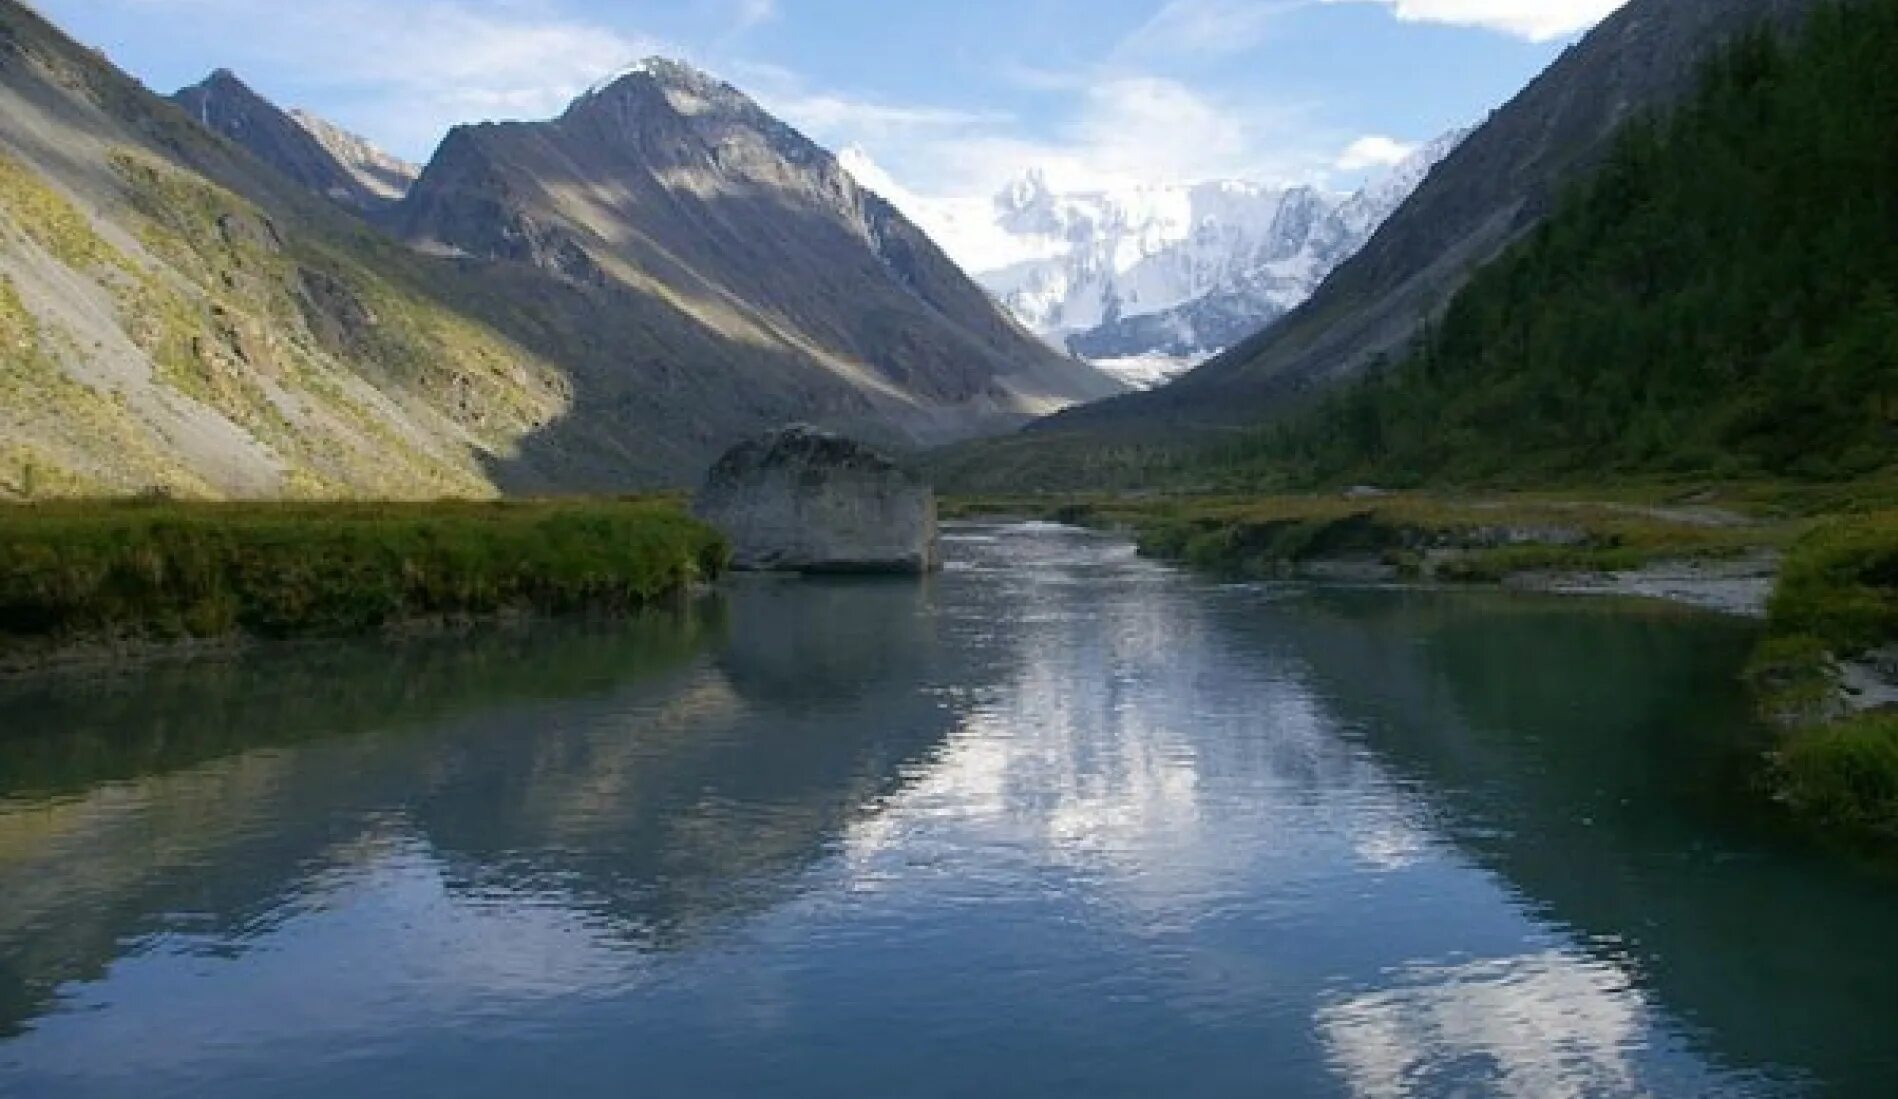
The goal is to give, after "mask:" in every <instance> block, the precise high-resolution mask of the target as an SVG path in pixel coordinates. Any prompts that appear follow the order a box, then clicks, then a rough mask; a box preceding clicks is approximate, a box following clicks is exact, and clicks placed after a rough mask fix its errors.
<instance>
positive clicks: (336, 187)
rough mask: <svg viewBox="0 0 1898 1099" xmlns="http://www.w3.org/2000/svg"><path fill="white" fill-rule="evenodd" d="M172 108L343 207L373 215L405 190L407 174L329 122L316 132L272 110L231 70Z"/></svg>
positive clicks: (186, 92)
mask: <svg viewBox="0 0 1898 1099" xmlns="http://www.w3.org/2000/svg"><path fill="white" fill-rule="evenodd" d="M171 99H172V102H174V103H176V104H178V106H179V107H181V108H183V109H184V111H185V113H186V114H188V115H190V116H191V117H192V118H194V119H196V120H197V122H198V123H199V124H200V125H202V126H203V127H204V128H206V129H208V130H210V131H212V132H213V133H217V134H222V135H223V136H225V137H227V138H230V139H231V140H232V141H235V142H236V143H237V144H239V145H241V146H243V147H244V148H245V149H247V150H249V151H250V154H251V155H252V156H255V157H256V158H257V159H258V160H261V161H263V162H264V163H265V164H268V165H269V166H271V167H272V168H275V169H276V170H277V171H279V172H282V173H283V174H284V175H285V176H288V177H289V178H290V179H292V180H294V181H295V182H297V183H299V184H301V185H302V186H304V187H306V188H308V189H310V190H311V191H314V192H315V193H317V194H319V195H322V196H323V197H325V198H328V199H330V200H332V201H334V202H336V203H338V204H340V205H342V206H344V207H347V208H349V209H352V210H357V211H361V212H365V213H367V212H372V211H375V210H380V209H382V208H383V207H386V206H388V205H389V204H390V203H391V202H393V201H395V200H396V199H398V198H400V197H401V196H402V192H403V191H404V190H406V189H407V183H406V182H404V181H403V178H402V177H403V175H404V173H405V172H407V173H408V174H409V175H411V176H412V175H413V168H412V167H410V166H407V165H404V164H402V162H401V161H398V160H396V159H395V158H394V157H391V156H389V155H388V154H386V153H383V152H381V151H380V150H377V149H375V148H374V147H373V146H371V145H369V144H368V143H367V142H365V141H363V140H362V139H361V138H355V137H352V136H350V135H349V134H346V133H345V132H343V131H342V130H340V129H337V128H336V127H334V126H330V125H329V124H328V123H320V124H319V125H320V129H318V128H313V127H312V126H311V125H309V124H307V123H305V122H302V121H300V120H298V119H297V118H296V117H294V116H292V115H290V114H288V113H285V112H284V111H282V110H280V109H278V107H277V106H276V104H274V103H271V102H270V101H269V100H267V99H265V98H263V97H262V96H260V95H258V94H257V93H256V92H254V91H252V90H251V89H250V87H249V86H248V85H246V84H245V83H244V82H243V81H242V80H239V79H238V78H237V75H236V74H235V73H232V72H231V71H230V70H229V69H219V70H218V71H217V72H214V73H212V74H211V75H210V76H209V77H206V78H205V79H204V81H203V82H201V83H198V84H194V85H192V86H191V87H189V88H184V89H181V90H180V91H178V92H177V93H176V94H174V95H173V96H172V97H171Z"/></svg>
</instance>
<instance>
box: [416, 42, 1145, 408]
mask: <svg viewBox="0 0 1898 1099" xmlns="http://www.w3.org/2000/svg"><path fill="white" fill-rule="evenodd" d="M389 224H391V225H393V226H394V227H395V228H396V230H397V231H398V232H399V233H400V234H401V235H402V236H403V237H404V238H405V239H407V240H408V241H410V242H411V243H412V244H414V245H415V246H416V247H418V248H422V249H425V250H428V251H431V252H435V253H438V254H443V255H451V256H460V257H472V258H476V259H480V260H484V261H492V262H501V263H509V264H517V265H521V266H524V267H531V268H535V269H538V270H540V271H543V272H545V273H547V274H549V275H552V276H554V277H556V278H558V279H561V280H563V281H565V282H567V283H569V284H572V285H574V286H577V287H585V288H594V289H599V290H603V291H607V292H616V293H638V294H651V295H654V296H657V297H660V298H662V299H663V300H665V301H667V302H668V303H669V304H671V305H672V306H674V307H675V308H676V309H677V310H678V311H679V312H680V313H681V314H682V315H684V316H685V317H687V318H689V319H690V320H691V321H692V322H694V323H696V324H698V325H700V326H702V327H703V328H704V329H705V330H707V331H710V332H714V333H717V334H718V335H720V336H721V337H723V338H725V339H728V340H731V341H734V342H735V343H738V344H740V345H742V346H746V347H753V348H757V349H760V350H762V351H767V352H770V353H772V354H774V355H780V356H783V357H785V358H787V359H789V360H792V361H793V363H794V365H795V369H797V370H801V371H803V372H805V373H807V374H809V375H811V377H810V378H809V379H808V380H800V379H797V378H795V377H793V376H791V375H792V371H791V370H788V369H787V368H785V367H778V368H776V369H773V370H770V371H768V372H760V374H759V376H757V377H749V378H746V379H745V380H744V385H743V387H742V388H741V389H739V390H737V391H734V392H733V393H732V394H731V395H730V398H729V399H733V400H737V401H740V402H743V401H748V400H756V399H757V396H756V394H757V392H758V391H760V390H768V389H769V388H770V387H772V386H773V385H776V384H788V385H790V386H792V387H794V388H796V389H798V390H799V391H804V392H806V394H807V396H808V398H809V401H808V403H809V404H810V405H811V407H810V409H809V412H810V413H811V415H812V416H814V417H819V416H821V417H822V418H824V419H825V420H826V421H827V422H829V423H830V424H832V425H834V426H838V427H842V428H844V429H846V430H850V431H855V432H857V433H860V434H866V435H870V436H872V437H885V438H896V439H898V440H899V441H904V442H931V441H941V440H944V439H953V438H958V437H966V436H969V435H972V434H977V433H980V432H982V431H990V430H997V429H1002V428H1006V427H1009V426H1013V425H1016V424H1019V423H1021V422H1022V421H1024V420H1025V419H1027V418H1028V417H1029V416H1030V415H1032V414H1035V413H1045V412H1049V411H1053V410H1056V409H1059V408H1062V407H1065V406H1068V405H1071V404H1074V403H1076V402H1078V401H1086V400H1092V399H1097V398H1100V397H1104V396H1108V395H1111V394H1113V393H1115V392H1117V391H1119V388H1120V387H1119V386H1118V385H1117V384H1116V383H1114V382H1113V381H1112V380H1111V379H1108V378H1107V377H1106V376H1105V375H1103V374H1101V373H1100V372H1098V371H1096V370H1094V369H1093V368H1091V367H1089V366H1087V365H1086V364H1083V363H1080V362H1076V361H1073V360H1071V359H1068V358H1066V357H1064V356H1061V355H1058V354H1055V353H1053V352H1052V351H1050V350H1049V349H1048V348H1046V347H1044V346H1042V345H1041V344H1039V343H1038V342H1037V341H1035V340H1034V339H1033V338H1032V337H1031V336H1030V335H1029V334H1028V333H1027V332H1025V331H1023V330H1022V329H1021V328H1020V327H1019V326H1018V325H1016V324H1015V323H1014V322H1013V321H1012V320H1010V319H1009V318H1008V317H1007V316H1006V315H1005V314H1003V313H1002V312H1001V311H1000V310H999V309H998V308H996V306H995V305H994V303H993V302H991V301H990V300H989V299H988V298H987V297H986V296H985V295H984V294H983V293H982V291H981V289H980V288H979V287H977V286H976V285H975V284H974V283H973V282H971V281H969V279H968V278H967V277H966V276H964V275H963V274H962V272H961V271H960V270H959V269H957V267H956V266H955V264H954V263H952V262H951V261H950V260H949V258H948V257H947V256H945V255H944V254H943V253H942V252H941V251H940V250H939V249H938V248H937V247H936V246H935V245H934V244H932V243H931V242H930V241H929V239H928V237H926V236H925V235H924V234H923V233H922V231H921V230H919V229H918V228H917V227H916V226H915V225H913V224H911V223H910V222H909V221H908V220H907V219H906V218H904V217H903V215H901V214H900V213H898V212H897V210H896V209H895V208H894V207H893V206H891V205H890V204H889V203H887V202H885V201H884V200H883V199H881V198H879V197H877V196H876V195H875V194H873V193H871V192H869V191H866V190H864V189H863V188H861V187H859V186H858V185H857V183H856V182H855V180H854V179H853V178H852V177H851V176H850V174H849V173H848V172H847V171H845V170H844V168H843V167H842V166H841V165H840V164H839V163H838V161H837V159H836V158H834V157H832V156H831V155H830V154H829V153H828V152H826V151H824V150H823V149H821V148H819V147H818V146H816V145H815V144H813V143H811V142H810V141H809V140H807V139H805V138H804V137H803V136H802V135H800V134H799V133H797V132H796V131H795V130H793V129H791V128H790V127H788V126H786V125H784V124H783V123H782V122H780V121H778V120H777V119H775V118H773V117H771V116H770V115H768V114H766V113H765V112H764V110H763V109H761V108H760V107H758V105H757V104H756V103H754V102H752V101H751V100H750V99H749V98H747V97H745V96H744V95H743V94H742V93H740V92H739V91H738V90H737V89H735V88H733V87H732V86H730V85H729V84H725V83H722V82H720V81H718V80H715V79H713V78H712V77H710V76H707V75H706V74H704V73H701V72H698V71H697V70H695V69H692V68H690V67H688V66H685V65H683V64H680V63H677V62H673V61H666V60H660V59H655V60H651V61H647V62H645V63H643V64H641V65H639V66H637V67H635V68H633V69H632V70H630V71H628V72H626V73H625V74H623V75H621V76H620V77H618V78H617V79H615V80H612V81H610V82H608V83H605V84H603V85H601V86H600V87H598V88H595V89H594V90H593V91H591V92H589V93H587V94H586V95H584V96H582V97H580V98H579V99H578V100H577V101H575V102H574V104H573V105H572V106H571V107H570V108H569V109H568V110H567V111H566V113H564V114H563V115H561V116H560V117H559V118H557V119H553V120H551V121H546V122H529V123H522V122H509V123H499V124H486V125H480V126H464V127H459V128H457V129H455V130H454V131H453V132H451V133H450V134H449V135H448V138H447V139H446V140H445V141H444V142H443V143H442V146H441V149H440V150H439V152H438V153H437V154H436V156H435V159H434V160H433V161H432V162H431V163H430V164H429V166H428V168H427V169H426V170H425V171H424V172H423V173H422V176H421V178H420V179H419V180H417V181H416V184H415V186H414V187H413V188H412V189H411V190H410V192H409V194H408V196H407V197H406V198H404V199H403V201H402V202H401V203H400V204H399V205H398V206H397V207H396V209H395V210H394V211H393V212H392V214H391V217H390V220H389ZM772 375H775V377H774V376H772ZM820 382H821V383H822V384H823V386H824V389H823V390H822V391H819V390H818V389H817V388H815V387H816V386H818V385H819V384H820ZM619 396H620V397H622V398H623V399H638V397H639V393H638V388H637V387H636V386H629V387H627V388H626V389H625V390H624V392H623V393H621V394H620V395H619Z"/></svg>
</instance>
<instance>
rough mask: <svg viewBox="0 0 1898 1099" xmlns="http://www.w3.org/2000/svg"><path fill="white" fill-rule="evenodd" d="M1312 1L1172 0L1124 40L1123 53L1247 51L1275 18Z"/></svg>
mask: <svg viewBox="0 0 1898 1099" xmlns="http://www.w3.org/2000/svg"><path fill="white" fill-rule="evenodd" d="M1304 2H1307V0H1168V2H1167V3H1166V4H1165V5H1163V6H1162V7H1161V8H1160V10H1159V11H1158V12H1156V13H1154V16H1153V18H1151V19H1149V20H1147V22H1146V23H1145V24H1143V25H1142V26H1141V27H1140V29H1139V30H1137V31H1135V32H1134V33H1133V34H1131V35H1129V36H1128V37H1127V39H1126V41H1124V42H1123V43H1122V44H1121V48H1120V53H1121V54H1122V55H1123V56H1133V55H1140V54H1147V55H1151V54H1186V55H1202V56H1203V55H1208V54H1213V55H1218V54H1233V53H1242V52H1244V51H1246V50H1249V49H1252V48H1253V47H1255V46H1257V45H1258V44H1259V43H1260V42H1261V41H1263V40H1264V38H1265V37H1266V34H1267V33H1268V31H1267V28H1268V27H1269V26H1270V24H1271V22H1272V20H1273V19H1274V17H1276V16H1278V15H1279V14H1281V13H1283V12H1285V11H1287V10H1290V9H1292V8H1295V7H1300V6H1302V4H1303V3H1304Z"/></svg>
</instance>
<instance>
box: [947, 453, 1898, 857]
mask: <svg viewBox="0 0 1898 1099" xmlns="http://www.w3.org/2000/svg"><path fill="white" fill-rule="evenodd" d="M1891 488H1892V485H1891V483H1890V481H1889V479H1876V480H1873V481H1866V482H1860V483H1856V484H1849V485H1824V486H1809V485H1799V484H1778V483H1774V484H1753V485H1744V486H1736V487H1729V488H1725V489H1722V490H1721V491H1720V492H1719V493H1718V494H1715V493H1710V492H1707V491H1704V490H1701V491H1693V490H1683V489H1679V488H1673V489H1667V488H1655V489H1647V490H1642V489H1632V490H1629V491H1626V492H1624V493H1622V494H1621V497H1620V498H1619V499H1615V498H1607V499H1604V498H1602V497H1604V496H1612V494H1597V495H1596V496H1595V498H1593V499H1589V498H1584V497H1582V496H1580V495H1579V494H1562V493H1544V494H1536V493H1517V494H1496V495H1490V496H1486V497H1476V498H1461V497H1455V496H1450V495H1443V494H1429V493H1394V494H1387V495H1386V494H1373V495H1357V496H1353V495H1350V494H1331V495H1308V496H1266V497H1250V498H1247V497H1184V496H1151V497H1139V498H1130V497H1111V496H1094V497H1077V498H1067V499H1060V498H1054V497H1046V496H1020V497H990V498H981V499H974V498H967V499H958V500H951V501H947V502H946V503H945V506H944V508H943V511H944V514H945V515H948V516H951V517H957V516H975V515H1011V516H1018V517H1026V518H1035V519H1045V520H1050V521H1056V522H1065V523H1072V524H1077V525H1083V526H1093V527H1102V528H1112V529H1120V530H1125V531H1128V532H1130V533H1131V534H1132V535H1133V536H1134V537H1135V539H1136V540H1137V542H1138V544H1139V547H1140V551H1141V553H1142V554H1144V555H1146V556H1149V557H1153V558H1156V559H1159V560H1165V561H1171V562H1175V563H1178V564H1182V565H1185V566H1187V567H1191V568H1195V569H1198V570H1201V571H1206V572H1211V573H1214V574H1216V575H1221V576H1228V577H1234V578H1251V579H1267V578H1290V577H1300V576H1304V577H1311V578H1317V579H1348V580H1380V579H1382V580H1433V581H1438V582H1443V583H1478V584H1499V583H1508V584H1513V585H1519V586H1527V587H1534V586H1538V582H1539V581H1543V580H1550V579H1552V578H1559V577H1562V576H1577V577H1580V576H1588V575H1599V574H1620V575H1622V576H1633V577H1638V576H1639V575H1640V574H1641V572H1642V570H1645V569H1649V568H1651V567H1664V566H1667V565H1670V564H1673V565H1681V566H1683V567H1685V568H1688V569H1700V570H1705V574H1706V575H1709V576H1718V575H1719V574H1720V571H1721V569H1722V568H1723V566H1725V565H1726V563H1729V562H1748V563H1755V562H1765V563H1766V567H1769V568H1770V567H1772V563H1773V562H1778V565H1777V570H1778V576H1777V580H1776V581H1775V582H1774V583H1773V586H1772V595H1771V600H1770V603H1769V604H1768V605H1767V607H1766V608H1765V612H1766V625H1765V629H1764V631H1763V634H1762V639H1761V641H1760V645H1759V648H1758V651H1757V653H1756V654H1755V657H1754V660H1753V663H1752V666H1751V668H1750V669H1749V672H1748V678H1749V680H1750V682H1751V684H1752V686H1753V688H1754V689H1755V691H1756V692H1757V693H1758V697H1759V699H1760V704H1761V706H1762V708H1763V709H1764V710H1765V711H1766V712H1767V713H1768V714H1770V715H1771V716H1772V717H1773V718H1774V719H1775V720H1776V721H1777V722H1778V723H1779V724H1780V725H1781V727H1782V728H1784V729H1785V730H1786V733H1785V740H1784V742H1783V744H1782V747H1781V750H1780V751H1779V752H1778V753H1777V756H1776V758H1775V760H1774V761H1773V768H1772V774H1773V781H1774V784H1775V793H1776V795H1777V796H1778V797H1780V799H1781V800H1783V801H1784V802H1785V803H1786V804H1787V805H1788V806H1789V807H1790V808H1791V809H1792V810H1793V811H1794V812H1795V813H1796V815H1798V816H1799V817H1800V818H1801V819H1802V820H1804V821H1807V822H1809V823H1810V824H1811V825H1813V826H1814V827H1815V828H1817V829H1819V830H1821V831H1823V832H1825V833H1827V834H1831V835H1839V836H1848V837H1852V838H1855V839H1870V840H1872V841H1875V842H1878V843H1881V844H1890V843H1895V842H1898V714H1894V713H1893V712H1892V711H1891V710H1889V709H1886V710H1882V711H1881V710H1879V709H1877V707H1878V706H1879V704H1880V701H1881V700H1880V699H1879V698H1876V697H1868V696H1865V695H1862V694H1861V695H1857V696H1855V695H1854V694H1853V693H1852V691H1853V690H1854V689H1859V690H1863V686H1862V684H1861V685H1858V686H1855V684H1854V683H1853V682H1852V681H1853V680H1854V679H1855V678H1858V679H1860V680H1863V679H1864V678H1865V677H1866V676H1870V677H1871V678H1872V679H1873V680H1876V679H1877V678H1878V677H1877V674H1876V672H1875V665H1876V664H1877V663H1878V662H1879V661H1880V660H1883V661H1884V662H1885V663H1890V662H1891V659H1892V656H1893V654H1892V651H1891V650H1892V649H1893V647H1894V646H1898V509H1894V508H1893V507H1892V500H1891ZM1603 590H1614V589H1612V588H1607V589H1603ZM1634 590H1638V588H1637V589H1634ZM1881 651H1882V655H1881ZM1855 672H1857V673H1858V675H1856V676H1855V675H1854V673H1855ZM1874 689H1876V688H1874ZM1867 707H1869V708H1871V709H1870V712H1860V711H1861V710H1862V709H1864V708H1867Z"/></svg>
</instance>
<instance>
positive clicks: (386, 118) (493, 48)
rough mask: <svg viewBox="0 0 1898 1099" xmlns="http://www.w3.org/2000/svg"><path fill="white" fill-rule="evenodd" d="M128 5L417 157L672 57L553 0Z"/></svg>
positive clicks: (265, 85) (147, 1) (239, 0)
mask: <svg viewBox="0 0 1898 1099" xmlns="http://www.w3.org/2000/svg"><path fill="white" fill-rule="evenodd" d="M120 2H121V3H125V4H126V5H127V6H128V7H138V8H142V9H146V10H152V9H160V10H164V11H166V12H167V13H169V14H170V15H171V17H172V18H173V19H174V20H175V23H176V24H177V25H178V26H179V27H180V28H181V29H189V30H190V31H191V32H192V33H194V34H196V35H198V36H199V37H200V38H201V39H202V40H204V41H207V42H210V43H213V44H215V43H217V42H221V41H241V42H242V43H243V50H242V53H243V54H244V56H245V57H246V58H247V60H246V62H245V65H246V67H247V68H250V71H240V73H239V75H240V76H244V77H245V78H246V79H248V80H251V81H253V82H255V83H256V84H257V85H258V87H259V90H261V91H264V92H265V93H267V94H270V93H276V94H282V93H280V92H277V88H278V87H279V86H281V85H282V83H283V82H282V81H281V80H273V79H272V76H273V74H287V75H288V77H289V79H291V80H293V81H295V82H296V86H298V87H300V88H302V89H306V90H311V91H314V92H319V93H321V95H322V97H323V98H324V100H325V101H326V105H328V104H330V103H334V104H336V105H337V109H335V110H333V111H332V112H330V113H333V114H335V115H336V116H337V117H336V118H335V121H338V122H342V123H344V124H345V125H348V126H350V127H351V128H352V129H356V130H359V131H361V132H363V133H365V134H367V135H368V136H370V137H371V138H373V139H375V140H376V141H378V142H380V143H382V144H386V145H388V146H390V147H391V148H392V149H393V150H394V151H396V152H400V153H403V154H405V155H408V156H412V157H419V156H423V155H426V154H427V153H428V151H429V150H430V149H431V148H432V147H433V145H434V143H435V141H436V140H438V139H439V138H440V137H441V135H442V133H443V132H444V131H446V130H447V129H448V128H449V127H450V126H453V125H455V124H457V123H462V122H475V121H482V120H485V119H495V118H523V117H526V118H532V117H543V116H546V115H550V114H554V113H557V112H558V111H560V110H561V109H562V108H564V107H565V106H566V104H567V103H568V102H570V101H571V100H572V99H573V98H574V97H575V96H577V95H579V94H580V93H581V92H583V91H585V90H586V89H587V87H588V86H590V85H591V84H592V83H593V81H595V80H596V79H598V78H599V77H600V75H601V74H603V73H607V72H611V71H613V70H615V69H618V68H620V67H623V66H624V65H626V64H627V63H628V62H630V61H633V60H636V59H638V58H640V57H644V56H646V55H648V54H652V53H658V52H667V51H665V50H664V48H663V47H662V46H661V44H660V43H658V42H656V41H654V40H652V39H649V38H645V37H642V36H638V35H632V34H627V33H625V32H623V31H620V30H617V29H615V28H613V27H610V26H606V25H604V24H601V23H597V22H594V21H590V20H586V19H581V18H576V17H573V16H570V15H567V14H564V13H563V11H562V10H561V9H560V8H559V7H557V6H556V5H554V4H552V3H550V2H548V0H411V2H405V3H388V2H386V0H326V2H325V3H322V4H301V3H299V4H286V3H276V2H270V3H260V2H258V0H120ZM285 105H286V106H295V105H300V104H295V103H286V104H285Z"/></svg>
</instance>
